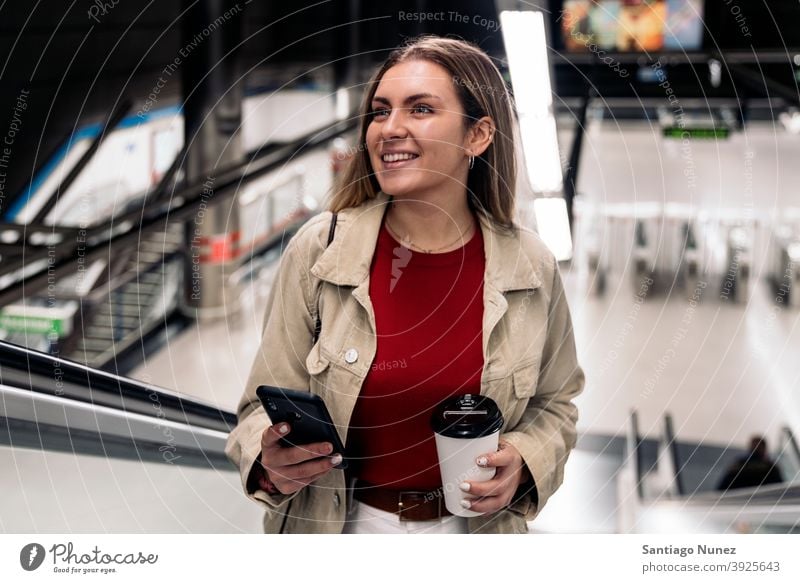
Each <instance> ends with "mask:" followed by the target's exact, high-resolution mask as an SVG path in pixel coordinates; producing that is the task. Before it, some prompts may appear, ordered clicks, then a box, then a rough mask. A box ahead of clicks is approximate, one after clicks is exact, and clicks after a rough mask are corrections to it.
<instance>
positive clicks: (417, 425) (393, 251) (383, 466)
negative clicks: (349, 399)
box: [348, 225, 485, 490]
mask: <svg viewBox="0 0 800 583" xmlns="http://www.w3.org/2000/svg"><path fill="white" fill-rule="evenodd" d="M484 264H485V259H484V253H483V236H482V234H481V231H480V228H478V229H476V232H475V234H474V235H473V236H472V238H471V239H470V240H469V241H467V243H466V244H465V245H463V246H462V247H460V248H458V249H456V250H454V251H448V252H446V253H431V254H428V253H420V252H417V251H413V250H411V249H409V248H407V247H404V246H403V245H401V244H400V243H398V242H397V241H396V240H395V238H394V237H393V236H392V235H391V234H390V233H389V231H388V230H387V228H386V226H385V225H382V226H381V230H380V234H379V236H378V241H377V244H376V248H375V254H374V255H373V258H372V265H371V268H370V287H369V295H370V299H371V301H372V305H373V308H374V311H375V325H376V327H377V330H376V332H377V337H378V340H377V352H376V354H375V360H374V361H373V363H372V366H371V367H370V370H369V371H368V373H367V376H366V378H365V380H364V383H363V385H362V388H361V393H360V394H359V397H358V400H357V402H356V405H355V409H354V411H353V416H352V418H351V421H350V429H349V433H348V449H349V451H350V454H351V455H352V456H353V457H354V458H355V459H354V460H353V462H354V472H353V473H354V475H356V476H358V477H359V478H361V479H362V480H366V481H367V482H370V483H372V484H376V485H380V486H386V487H388V488H393V489H402V490H410V489H419V490H432V489H435V488H438V487H439V486H441V485H442V480H441V475H440V474H439V466H438V462H437V457H436V444H435V441H434V437H433V430H432V429H431V427H430V417H431V413H432V411H433V408H434V407H435V406H436V405H437V404H438V403H439V402H441V401H442V400H444V399H446V398H447V397H450V396H453V395H459V394H466V393H472V394H478V393H480V387H481V372H482V370H483V346H482V336H483V334H482V331H483V274H484Z"/></svg>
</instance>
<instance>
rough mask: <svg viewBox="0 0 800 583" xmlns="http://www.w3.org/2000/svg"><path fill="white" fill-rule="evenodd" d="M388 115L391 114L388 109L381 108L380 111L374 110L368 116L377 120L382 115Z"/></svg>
mask: <svg viewBox="0 0 800 583" xmlns="http://www.w3.org/2000/svg"><path fill="white" fill-rule="evenodd" d="M388 113H389V110H388V109H386V108H385V107H381V108H378V109H373V110H372V111H370V112H369V113H368V114H367V115H368V116H369V118H370V119H375V118H377V117H378V116H381V115H388Z"/></svg>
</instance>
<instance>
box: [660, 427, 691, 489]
mask: <svg viewBox="0 0 800 583" xmlns="http://www.w3.org/2000/svg"><path fill="white" fill-rule="evenodd" d="M664 438H665V439H666V440H667V447H668V448H669V452H670V455H671V456H672V464H673V468H674V469H675V475H674V476H673V477H672V479H673V480H674V482H675V491H676V493H677V494H678V496H683V495H684V494H685V492H686V490H685V489H684V487H683V474H682V473H681V469H682V466H681V463H680V454H679V453H678V440H677V439H676V438H675V430H674V427H673V424H672V415H670V414H669V413H666V414H665V415H664Z"/></svg>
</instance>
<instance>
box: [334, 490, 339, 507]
mask: <svg viewBox="0 0 800 583" xmlns="http://www.w3.org/2000/svg"><path fill="white" fill-rule="evenodd" d="M333 505H334V506H339V493H338V492H336V493H335V494H334V495H333Z"/></svg>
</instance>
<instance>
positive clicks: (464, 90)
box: [328, 35, 517, 231]
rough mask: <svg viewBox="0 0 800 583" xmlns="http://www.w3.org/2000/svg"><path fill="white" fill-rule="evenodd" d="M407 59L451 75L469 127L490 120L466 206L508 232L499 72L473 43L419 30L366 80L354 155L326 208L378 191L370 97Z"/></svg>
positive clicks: (507, 158) (511, 158) (508, 141)
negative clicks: (370, 146) (369, 145)
mask: <svg viewBox="0 0 800 583" xmlns="http://www.w3.org/2000/svg"><path fill="white" fill-rule="evenodd" d="M412 60H426V61H431V62H433V63H436V64H438V65H440V66H442V67H444V68H445V69H446V70H447V71H448V72H449V73H450V74H451V75H452V80H453V85H454V87H455V89H456V95H457V96H458V99H459V102H460V103H461V106H462V107H463V109H464V112H465V115H464V125H465V127H466V128H469V127H470V126H471V125H472V124H473V123H475V122H476V121H477V120H478V119H480V118H481V117H483V116H485V115H488V116H489V117H491V118H492V119H493V120H494V123H495V133H494V139H493V140H492V143H491V144H490V145H489V147H488V148H487V149H486V151H484V152H483V154H481V155H480V156H476V157H475V165H474V167H473V168H472V169H471V170H470V171H469V177H468V179H467V201H468V204H469V206H470V208H471V209H472V210H473V211H474V212H476V213H479V214H482V215H484V216H486V217H487V218H489V219H491V220H490V224H494V225H495V226H497V227H499V228H501V229H504V230H511V231H514V230H516V228H517V225H516V224H515V223H514V199H515V184H516V178H517V168H516V159H515V154H514V131H513V121H514V118H513V116H514V107H513V103H512V99H511V96H510V94H509V92H508V89H507V88H506V84H505V81H504V80H503V77H502V75H501V74H500V71H499V70H498V69H497V67H496V66H495V65H494V63H492V61H491V59H490V58H489V56H488V55H487V54H486V53H485V52H484V51H483V50H482V49H480V48H479V47H478V46H476V45H474V44H472V43H469V42H467V41H464V40H458V39H453V38H444V37H439V36H436V35H423V36H419V37H416V38H412V39H409V40H407V41H406V42H405V43H404V44H403V45H401V46H400V47H398V48H396V49H395V50H394V51H392V52H391V53H390V54H389V57H388V58H387V59H386V62H384V63H383V65H382V66H381V67H380V68H379V69H378V70H377V71H376V72H375V74H373V76H372V78H371V79H370V80H369V82H368V83H367V87H366V91H365V94H364V98H363V101H362V103H361V107H360V111H359V115H360V119H361V124H360V128H359V142H358V147H357V148H356V153H355V155H354V156H353V157H352V158H351V159H350V160H349V162H348V163H347V165H346V166H345V168H344V169H343V171H342V173H341V175H340V176H339V177H338V178H337V180H336V184H335V186H334V190H333V195H332V197H331V199H330V203H329V205H328V210H330V211H332V212H338V211H341V210H343V209H346V208H351V207H357V206H359V205H361V204H362V203H363V202H364V201H366V200H368V199H372V198H374V197H375V196H376V194H377V193H378V191H379V190H380V185H379V184H378V181H377V179H376V178H375V171H374V170H373V168H372V164H371V163H370V160H369V154H368V152H367V149H366V136H367V126H368V125H369V122H370V115H369V111H370V109H371V107H372V98H373V97H374V95H375V91H376V90H377V88H378V84H379V83H380V81H381V79H382V78H383V75H384V74H385V73H386V71H388V70H389V69H390V68H391V67H394V66H395V65H398V64H400V63H404V62H407V61H412Z"/></svg>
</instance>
